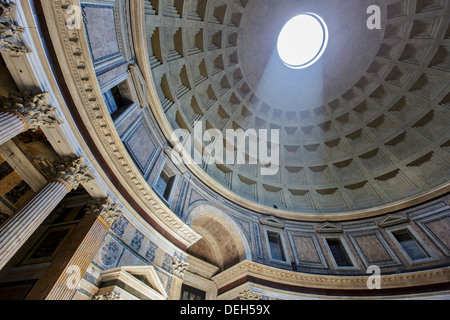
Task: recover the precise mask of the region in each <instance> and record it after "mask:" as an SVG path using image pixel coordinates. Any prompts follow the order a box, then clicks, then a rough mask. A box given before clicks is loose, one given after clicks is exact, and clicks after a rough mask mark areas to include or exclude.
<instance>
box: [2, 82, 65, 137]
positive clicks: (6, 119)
mask: <svg viewBox="0 0 450 320" xmlns="http://www.w3.org/2000/svg"><path fill="white" fill-rule="evenodd" d="M0 102H1V108H2V110H1V111H0V145H1V144H3V143H5V142H6V141H9V140H11V139H12V138H14V137H15V136H17V135H19V134H20V133H22V132H25V131H28V130H33V131H36V130H38V129H39V127H41V126H49V127H54V126H56V125H58V124H60V123H61V122H60V121H59V119H57V117H56V115H55V114H54V112H55V108H54V107H51V106H49V103H50V102H49V95H48V93H40V94H37V95H33V94H32V93H31V91H25V92H23V93H10V94H9V97H8V98H4V97H2V98H1V100H0Z"/></svg>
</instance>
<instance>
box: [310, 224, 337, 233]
mask: <svg viewBox="0 0 450 320" xmlns="http://www.w3.org/2000/svg"><path fill="white" fill-rule="evenodd" d="M316 231H317V232H318V233H342V232H343V229H342V227H341V226H340V225H337V224H335V223H331V222H325V223H323V224H321V225H320V226H318V227H317V228H316Z"/></svg>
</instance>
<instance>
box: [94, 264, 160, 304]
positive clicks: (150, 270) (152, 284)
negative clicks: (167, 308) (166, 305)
mask: <svg viewBox="0 0 450 320" xmlns="http://www.w3.org/2000/svg"><path fill="white" fill-rule="evenodd" d="M101 281H102V283H111V282H114V283H115V284H116V285H118V286H122V285H121V284H120V283H122V284H125V285H126V287H127V288H133V290H134V292H139V293H140V295H142V296H145V297H147V298H150V299H155V300H165V299H167V296H168V295H167V292H166V289H165V287H164V285H163V284H162V282H161V279H160V278H159V276H158V274H157V272H156V271H155V268H154V267H153V266H133V267H121V268H116V269H110V270H105V271H103V272H102V274H101Z"/></svg>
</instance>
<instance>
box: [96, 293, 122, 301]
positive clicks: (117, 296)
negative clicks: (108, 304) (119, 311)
mask: <svg viewBox="0 0 450 320" xmlns="http://www.w3.org/2000/svg"><path fill="white" fill-rule="evenodd" d="M92 300H120V294H118V293H116V292H110V293H107V294H103V295H95V296H94V297H93V298H92Z"/></svg>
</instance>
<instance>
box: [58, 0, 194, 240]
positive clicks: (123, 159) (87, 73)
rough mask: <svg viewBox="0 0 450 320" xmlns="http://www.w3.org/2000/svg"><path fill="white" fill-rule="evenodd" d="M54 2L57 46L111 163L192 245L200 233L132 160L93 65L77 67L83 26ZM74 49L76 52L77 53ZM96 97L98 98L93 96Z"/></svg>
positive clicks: (82, 57)
mask: <svg viewBox="0 0 450 320" xmlns="http://www.w3.org/2000/svg"><path fill="white" fill-rule="evenodd" d="M53 4H54V5H52V6H51V10H52V13H53V20H54V22H55V23H56V25H57V26H58V28H57V29H54V30H51V33H52V34H53V31H55V30H58V31H55V33H56V32H57V33H58V35H59V37H58V39H59V40H60V41H61V45H60V46H58V50H59V51H62V52H63V53H64V54H63V56H64V57H65V59H66V61H65V63H67V67H69V68H70V70H71V72H70V75H71V76H72V78H73V81H74V86H76V87H77V92H78V94H79V98H80V105H81V104H82V105H83V108H84V110H85V111H86V115H87V117H89V119H86V120H87V121H90V123H91V124H92V128H94V130H95V132H92V133H91V134H93V135H96V136H97V137H98V139H99V140H100V141H101V144H102V148H104V149H105V151H106V152H107V153H108V154H109V155H110V159H111V165H112V166H114V167H115V168H117V170H118V171H119V172H120V174H121V175H122V177H123V179H124V180H125V181H126V183H127V184H128V186H130V188H132V189H133V193H134V195H135V196H136V197H137V198H139V199H140V200H141V201H142V202H143V203H146V204H147V207H146V209H148V212H149V213H150V214H151V215H154V216H155V219H157V220H159V221H161V222H162V223H163V224H164V225H165V226H166V227H167V228H168V229H170V231H171V232H173V233H174V234H175V235H176V237H178V238H179V239H181V240H182V241H183V242H184V244H185V245H187V246H190V245H192V244H194V243H195V242H197V241H198V240H200V239H201V236H200V235H199V234H198V233H196V232H195V231H193V230H192V229H191V228H189V227H188V226H187V225H186V224H184V223H183V221H181V219H179V218H178V217H177V216H176V215H175V214H174V213H173V212H171V211H170V210H169V209H168V208H166V207H165V206H164V204H163V202H162V201H160V200H159V199H158V197H157V196H156V195H155V193H154V192H153V190H152V189H151V188H150V187H149V185H148V183H147V181H146V180H145V179H144V178H143V177H142V175H141V173H140V172H139V170H138V169H137V168H136V166H135V165H134V163H133V161H132V160H131V157H130V156H129V154H128V152H127V151H126V149H125V147H124V145H123V143H122V141H121V140H120V137H119V136H118V135H117V131H116V128H115V126H114V123H113V122H112V120H111V117H110V115H109V113H108V110H107V108H106V105H105V104H104V102H103V101H104V99H103V97H102V96H101V92H100V91H99V90H97V89H95V88H98V83H97V79H96V78H95V70H93V66H92V65H91V64H86V69H84V70H82V69H78V68H77V66H78V65H79V62H80V61H89V60H91V56H90V52H89V51H88V50H81V46H80V43H82V42H83V43H87V38H86V35H85V33H84V30H83V29H81V30H77V29H74V30H70V29H68V28H67V27H66V26H65V21H66V20H65V17H64V10H61V1H57V0H55V1H54V2H53ZM133 5H134V4H133ZM49 14H50V13H49ZM74 39H78V40H77V41H76V42H75V41H73V40H74ZM74 53H76V54H75V55H74ZM92 75H94V76H92ZM94 97H96V98H97V99H95V100H93V99H91V98H94Z"/></svg>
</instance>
